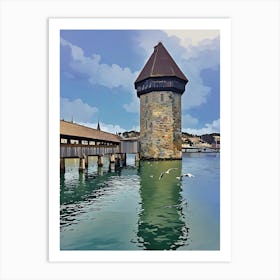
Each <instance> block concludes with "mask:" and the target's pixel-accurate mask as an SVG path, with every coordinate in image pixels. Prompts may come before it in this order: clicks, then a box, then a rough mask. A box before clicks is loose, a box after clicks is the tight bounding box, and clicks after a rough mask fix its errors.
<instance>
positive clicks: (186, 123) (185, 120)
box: [182, 114, 198, 127]
mask: <svg viewBox="0 0 280 280" xmlns="http://www.w3.org/2000/svg"><path fill="white" fill-rule="evenodd" d="M197 124H198V119H197V118H194V117H192V116H191V115H190V114H185V115H183V116H182V126H183V127H194V126H195V125H197Z"/></svg>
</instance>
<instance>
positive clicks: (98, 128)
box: [96, 119, 101, 130]
mask: <svg viewBox="0 0 280 280" xmlns="http://www.w3.org/2000/svg"><path fill="white" fill-rule="evenodd" d="M96 129H97V130H101V129H100V124H99V119H98V123H97V128H96Z"/></svg>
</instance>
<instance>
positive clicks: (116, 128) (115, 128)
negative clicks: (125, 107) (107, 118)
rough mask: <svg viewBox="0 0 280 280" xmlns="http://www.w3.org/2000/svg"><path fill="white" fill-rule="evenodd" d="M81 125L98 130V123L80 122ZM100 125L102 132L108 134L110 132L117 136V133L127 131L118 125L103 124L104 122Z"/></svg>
mask: <svg viewBox="0 0 280 280" xmlns="http://www.w3.org/2000/svg"><path fill="white" fill-rule="evenodd" d="M78 123H79V124H81V125H84V126H87V127H91V128H95V129H96V128H97V123H91V122H78ZM99 125H100V129H101V130H102V131H106V132H110V133H113V134H115V133H116V132H117V133H119V132H125V131H126V129H125V128H123V127H121V126H120V125H118V124H108V123H103V122H99Z"/></svg>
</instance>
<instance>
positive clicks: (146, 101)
mask: <svg viewBox="0 0 280 280" xmlns="http://www.w3.org/2000/svg"><path fill="white" fill-rule="evenodd" d="M145 103H148V95H146V96H145Z"/></svg>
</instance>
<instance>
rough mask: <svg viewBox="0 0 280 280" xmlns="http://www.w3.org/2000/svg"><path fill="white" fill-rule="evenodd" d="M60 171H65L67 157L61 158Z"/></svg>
mask: <svg viewBox="0 0 280 280" xmlns="http://www.w3.org/2000/svg"><path fill="white" fill-rule="evenodd" d="M60 172H62V173H64V172H65V159H64V158H60Z"/></svg>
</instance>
